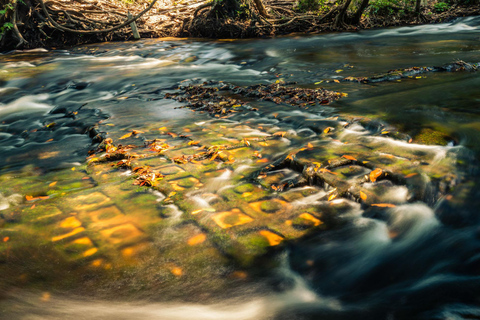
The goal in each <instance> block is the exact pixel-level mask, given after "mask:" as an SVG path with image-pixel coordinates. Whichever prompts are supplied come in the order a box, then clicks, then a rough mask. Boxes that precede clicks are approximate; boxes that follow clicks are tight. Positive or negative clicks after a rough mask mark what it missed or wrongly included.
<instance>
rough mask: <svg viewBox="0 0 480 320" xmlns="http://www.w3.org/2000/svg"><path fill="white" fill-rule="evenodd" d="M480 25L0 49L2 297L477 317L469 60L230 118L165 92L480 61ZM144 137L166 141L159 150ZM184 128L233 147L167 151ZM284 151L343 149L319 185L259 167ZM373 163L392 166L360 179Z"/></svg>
mask: <svg viewBox="0 0 480 320" xmlns="http://www.w3.org/2000/svg"><path fill="white" fill-rule="evenodd" d="M478 22H479V18H478V17H473V18H466V19H463V20H460V21H458V22H456V23H453V24H440V25H431V26H416V27H405V28H392V29H386V30H376V31H364V32H359V33H342V34H329V35H322V36H309V37H286V38H278V39H269V40H242V41H235V42H210V41H196V40H185V41H175V40H168V41H159V40H142V41H140V42H135V43H107V44H101V45H98V46H86V47H78V48H74V49H72V50H69V51H51V52H38V53H35V52H30V53H17V54H5V55H0V61H2V65H1V66H0V85H1V87H2V88H0V153H1V154H2V158H1V160H0V165H1V168H2V169H1V172H0V173H1V175H0V181H1V184H0V213H1V219H0V240H1V241H0V252H1V253H2V254H1V255H0V270H1V272H2V274H3V275H4V278H3V280H2V282H1V283H0V290H1V292H0V293H1V297H2V298H3V300H2V301H1V302H0V315H1V316H2V318H5V319H74V318H75V319H91V318H95V319H97V318H98V319H187V318H195V319H227V318H228V319H319V318H322V319H350V318H355V319H417V318H418V319H445V318H449V319H464V318H475V317H478V314H479V311H478V310H479V309H478V296H479V294H480V292H479V290H478V288H479V286H478V280H479V278H478V273H479V270H480V269H479V267H480V264H479V261H480V260H479V257H478V252H479V249H480V246H479V244H480V243H479V233H478V222H479V221H478V212H477V211H478V209H477V208H478V205H479V203H478V199H479V194H478V188H476V185H477V182H478V175H477V165H476V161H477V160H476V159H478V152H479V151H478V145H479V144H478V141H479V140H478V137H479V135H478V131H479V129H480V128H479V127H478V118H477V117H478V110H477V109H476V107H477V105H478V101H480V96H479V91H478V89H477V88H478V87H479V85H480V83H479V81H480V80H479V79H480V78H479V77H478V73H463V72H460V73H451V74H448V73H436V74H427V75H426V77H422V78H421V79H405V80H402V81H401V82H395V83H377V84H369V85H364V84H356V83H341V84H337V83H335V82H331V83H326V82H323V83H322V84H321V85H325V86H326V87H327V88H329V89H332V90H338V91H342V92H346V93H348V97H346V98H343V99H341V100H339V101H338V102H335V103H333V104H331V105H329V106H325V107H318V106H317V107H310V108H308V109H307V108H306V109H298V108H295V109H292V107H289V106H286V105H275V104H273V103H267V102H262V101H251V102H249V103H250V104H251V105H252V107H255V108H251V109H249V110H247V111H246V112H243V113H242V112H239V113H237V114H233V115H232V116H229V117H228V118H223V117H220V116H219V117H214V116H210V115H208V114H205V113H200V112H195V113H194V112H191V111H190V110H188V109H178V107H180V106H182V104H181V103H178V102H175V101H172V100H166V99H162V97H163V94H165V93H167V92H172V91H175V90H177V88H178V86H179V85H181V84H187V83H202V82H203V81H207V80H216V81H224V82H228V83H233V84H235V85H242V86H244V85H251V84H256V83H260V82H263V83H272V82H275V81H277V80H280V81H296V82H298V84H299V86H305V87H317V86H319V85H320V83H319V82H321V81H322V80H325V79H330V80H332V79H338V78H340V77H344V76H348V75H352V76H371V75H373V74H377V73H382V72H386V71H388V70H390V69H396V68H405V67H411V66H435V65H441V64H444V63H448V62H451V61H452V60H454V59H461V60H464V61H471V62H478V57H479V51H480V44H479V41H478V37H479V36H480V31H479V29H478ZM315 83H317V84H315ZM338 114H341V117H340V118H337V116H338ZM351 116H353V117H356V116H362V117H363V116H368V117H370V119H363V118H362V119H360V120H359V121H356V122H352V120H351V119H352V117H351ZM372 119H373V120H372ZM327 128H328V129H327ZM325 129H327V130H326V131H325ZM132 130H140V131H141V133H139V134H136V135H135V136H134V137H130V138H123V136H124V135H125V134H126V133H129V132H131V131H132ZM390 131H392V133H393V134H396V132H397V131H401V132H403V133H402V134H404V135H401V134H400V133H399V134H398V135H397V136H395V138H397V140H395V139H392V138H391V136H389V135H386V134H384V133H389V132H390ZM278 132H284V133H282V134H281V135H278V134H277V137H275V138H274V139H273V138H272V136H274V134H275V133H278ZM98 135H104V136H108V137H111V138H113V140H114V141H115V143H117V144H118V143H122V144H124V145H130V147H131V148H132V150H134V152H136V153H138V154H142V155H143V157H139V158H138V159H137V158H135V157H133V159H135V161H137V164H138V165H141V166H149V167H151V168H155V170H157V169H158V171H159V172H160V173H161V174H162V175H164V176H165V178H164V179H163V180H162V181H161V182H160V187H159V190H157V191H153V192H152V191H145V190H144V189H142V188H140V187H134V186H132V179H131V177H132V171H128V170H127V171H125V170H124V171H122V170H118V169H115V168H113V167H112V166H111V164H110V163H102V162H99V163H98V164H96V165H90V166H86V165H84V161H85V158H86V156H87V151H88V149H90V148H91V147H92V140H93V143H94V145H95V143H97V142H99V136H98ZM392 136H393V135H392ZM398 137H400V138H401V139H398ZM410 137H412V139H413V142H414V143H409V142H408V141H409V139H408V138H410ZM271 138H272V139H271ZM152 139H160V140H159V141H160V142H161V143H165V144H167V145H168V146H171V147H175V148H169V149H166V150H165V151H164V152H162V153H160V154H156V153H154V152H152V151H151V150H150V151H149V150H148V143H149V141H152ZM249 139H250V140H249ZM189 141H193V142H195V141H200V142H199V143H202V144H204V145H206V146H219V145H227V144H228V145H237V147H236V148H229V149H224V150H223V151H222V152H224V153H225V161H222V162H220V161H218V159H217V161H214V160H215V159H203V160H201V161H200V160H199V161H198V162H199V163H181V162H180V163H179V162H177V163H175V162H174V161H172V159H174V158H175V157H179V156H181V155H191V154H194V153H196V152H198V148H200V146H198V145H197V142H195V143H193V142H192V143H190V144H189V143H188V142H189ZM245 141H249V142H248V144H247V143H246V142H245ZM415 142H421V143H427V144H434V145H430V146H427V145H420V144H416V143H415ZM242 143H243V145H242V146H241V147H238V145H239V144H242ZM438 144H441V145H444V146H439V145H438ZM245 145H246V146H248V147H249V148H246V147H245ZM472 150H473V152H472ZM289 154H295V157H296V158H295V159H297V160H298V161H299V162H298V163H312V164H315V163H328V164H330V162H331V161H337V160H338V159H342V160H343V161H344V160H345V159H348V157H347V158H345V157H342V156H345V155H347V156H349V157H350V158H354V159H355V162H352V163H348V164H346V165H339V166H338V167H335V166H333V165H332V166H330V167H328V168H326V166H324V167H322V169H323V170H326V171H324V172H323V173H325V174H326V175H330V176H329V177H330V178H329V179H330V180H328V181H330V182H329V183H326V184H325V185H323V186H319V185H318V184H315V182H314V181H308V182H309V183H306V182H302V181H301V179H300V178H301V176H302V174H303V173H304V172H303V166H300V165H299V164H297V165H291V166H290V167H279V168H274V169H272V170H270V171H265V172H264V171H262V172H258V170H260V169H262V168H266V166H268V165H270V164H271V165H272V167H274V165H273V164H274V163H276V162H275V161H276V160H278V159H281V158H282V157H286V156H287V155H289ZM229 157H230V158H229ZM232 159H233V160H235V161H233V160H232ZM292 159H293V158H292ZM227 160H228V161H227ZM301 161H304V162H301ZM329 161H330V162H329ZM376 167H381V168H383V170H384V171H382V172H388V173H390V172H391V173H392V174H393V175H394V176H393V178H390V179H383V180H381V181H375V179H376V178H374V179H371V178H369V176H370V175H371V172H372V171H373V169H375V168H376ZM312 168H314V169H316V170H317V171H318V170H319V168H320V167H319V166H318V167H316V165H315V166H314V167H312ZM132 169H133V168H132ZM265 170H266V169H265ZM254 174H255V177H253V178H252V175H254ZM259 177H261V178H259ZM365 179H367V180H365ZM369 179H370V180H369ZM299 182H301V183H299ZM290 183H291V185H292V186H294V187H292V188H291V189H289V190H287V191H284V192H277V189H276V188H277V187H278V186H281V185H288V184H290ZM295 183H297V184H296V185H295ZM345 183H348V185H349V188H348V190H347V191H345V192H344V193H340V192H339V190H340V191H341V186H344V185H345ZM335 184H336V185H335ZM272 186H273V187H275V188H272ZM135 188H137V189H135ZM356 188H358V190H357V189H356ZM337 195H340V196H339V197H338V198H336V199H335V197H334V196H337ZM290 240H291V241H290ZM281 243H282V244H283V243H287V245H286V246H284V247H282V248H281V249H278V250H273V249H271V248H272V247H274V248H277V247H276V246H277V245H278V244H281ZM37 290H38V291H37ZM66 292H68V294H67V293H66ZM90 296H92V298H91V299H89V298H86V297H90ZM120 301H124V302H120ZM158 301H160V302H158Z"/></svg>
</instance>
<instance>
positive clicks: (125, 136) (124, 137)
mask: <svg viewBox="0 0 480 320" xmlns="http://www.w3.org/2000/svg"><path fill="white" fill-rule="evenodd" d="M131 136H132V132H129V133H127V134H124V135H123V136H121V137H120V140H123V139H127V138H130V137H131Z"/></svg>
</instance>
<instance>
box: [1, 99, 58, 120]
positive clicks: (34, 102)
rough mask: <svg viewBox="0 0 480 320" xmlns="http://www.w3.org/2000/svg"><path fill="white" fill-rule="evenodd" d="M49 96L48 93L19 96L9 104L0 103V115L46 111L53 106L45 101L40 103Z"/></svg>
mask: <svg viewBox="0 0 480 320" xmlns="http://www.w3.org/2000/svg"><path fill="white" fill-rule="evenodd" d="M48 97H49V95H48V94H39V95H35V96H25V97H21V98H19V99H17V100H15V101H13V102H11V103H9V104H6V105H0V117H5V116H8V115H12V114H15V115H27V114H28V115H30V114H31V113H32V112H44V113H46V112H48V111H50V110H51V109H52V108H53V107H52V106H51V105H48V104H46V103H41V102H40V101H44V100H46V99H47V98H48Z"/></svg>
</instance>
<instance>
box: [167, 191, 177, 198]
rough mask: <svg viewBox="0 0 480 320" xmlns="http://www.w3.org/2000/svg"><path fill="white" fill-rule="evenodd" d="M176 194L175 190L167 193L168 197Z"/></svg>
mask: <svg viewBox="0 0 480 320" xmlns="http://www.w3.org/2000/svg"><path fill="white" fill-rule="evenodd" d="M176 194H177V193H176V192H175V191H172V192H170V193H169V194H168V198H170V197H173V196H174V195H176Z"/></svg>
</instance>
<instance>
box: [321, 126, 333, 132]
mask: <svg viewBox="0 0 480 320" xmlns="http://www.w3.org/2000/svg"><path fill="white" fill-rule="evenodd" d="M332 129H333V128H332V127H327V128H325V130H323V132H324V133H329V132H330V130H332Z"/></svg>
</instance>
